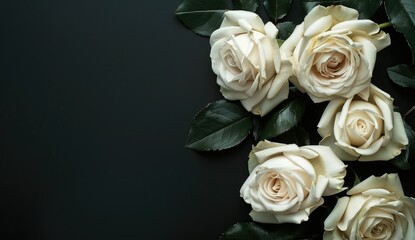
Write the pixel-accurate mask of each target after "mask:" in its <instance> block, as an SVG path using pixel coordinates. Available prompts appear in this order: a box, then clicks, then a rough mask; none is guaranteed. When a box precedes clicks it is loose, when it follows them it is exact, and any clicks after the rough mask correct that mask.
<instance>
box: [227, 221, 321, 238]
mask: <svg viewBox="0 0 415 240" xmlns="http://www.w3.org/2000/svg"><path fill="white" fill-rule="evenodd" d="M310 224H311V223H305V224H277V225H273V226H271V227H270V226H268V227H265V226H264V225H260V224H257V223H254V222H248V223H237V224H235V225H233V226H232V227H231V228H229V229H228V230H227V231H226V232H225V233H223V234H222V236H221V237H220V238H219V240H299V239H309V240H312V239H321V237H322V236H321V234H316V233H312V232H313V231H316V230H317V229H321V226H319V228H314V229H313V228H312V227H310V226H309V225H310Z"/></svg>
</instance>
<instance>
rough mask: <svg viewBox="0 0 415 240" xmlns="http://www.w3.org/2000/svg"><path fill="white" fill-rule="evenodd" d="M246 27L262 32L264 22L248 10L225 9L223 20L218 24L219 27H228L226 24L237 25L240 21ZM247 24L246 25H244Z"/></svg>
mask: <svg viewBox="0 0 415 240" xmlns="http://www.w3.org/2000/svg"><path fill="white" fill-rule="evenodd" d="M242 19H243V21H242V24H243V25H244V26H241V27H245V30H246V29H249V30H250V29H254V30H256V31H259V32H264V23H263V22H262V20H261V18H260V17H259V16H258V15H257V14H255V13H253V12H249V11H238V10H236V11H226V12H225V18H224V19H223V22H222V24H221V26H220V28H224V27H228V26H238V25H239V24H240V23H241V20H242ZM245 24H248V25H245Z"/></svg>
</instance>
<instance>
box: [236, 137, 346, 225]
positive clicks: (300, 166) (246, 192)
mask: <svg viewBox="0 0 415 240" xmlns="http://www.w3.org/2000/svg"><path fill="white" fill-rule="evenodd" d="M248 167H249V172H250V175H249V177H248V178H247V180H246V181H245V183H244V184H243V185H242V187H241V190H240V192H241V197H243V199H244V200H245V202H247V203H249V204H251V206H252V209H253V210H252V211H251V213H250V216H251V217H252V219H253V220H254V221H257V222H261V223H297V224H298V223H301V222H303V221H307V220H308V217H309V215H310V213H311V212H312V211H314V209H316V208H317V207H318V206H320V205H321V204H323V202H324V200H323V196H328V195H333V194H336V193H338V192H340V191H342V190H344V188H343V184H344V177H345V175H346V166H345V165H344V164H343V162H342V161H341V160H340V159H339V158H337V157H336V155H335V154H334V153H333V152H332V151H331V149H330V148H329V147H326V146H303V147H298V146H297V145H295V144H289V145H286V144H280V143H274V142H269V141H261V142H259V143H258V144H257V145H256V146H255V147H253V149H252V151H251V153H250V154H249V161H248Z"/></svg>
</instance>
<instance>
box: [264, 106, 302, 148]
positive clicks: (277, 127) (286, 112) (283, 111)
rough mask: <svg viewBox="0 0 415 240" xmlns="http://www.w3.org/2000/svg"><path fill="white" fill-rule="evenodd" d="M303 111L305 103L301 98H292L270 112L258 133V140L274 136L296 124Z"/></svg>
mask: <svg viewBox="0 0 415 240" xmlns="http://www.w3.org/2000/svg"><path fill="white" fill-rule="evenodd" d="M304 112H305V103H304V102H303V101H302V100H301V99H294V100H292V101H290V102H288V103H287V104H286V105H285V106H281V107H280V108H278V109H277V110H276V111H273V112H272V113H270V117H269V118H268V119H267V121H266V123H265V125H264V127H263V128H262V129H261V131H260V133H259V135H258V136H259V137H258V138H259V140H262V139H270V138H273V137H276V136H278V135H280V134H282V133H284V132H287V131H288V130H290V129H291V128H293V127H294V126H296V125H297V123H298V122H299V121H300V120H301V118H302V117H303V115H304Z"/></svg>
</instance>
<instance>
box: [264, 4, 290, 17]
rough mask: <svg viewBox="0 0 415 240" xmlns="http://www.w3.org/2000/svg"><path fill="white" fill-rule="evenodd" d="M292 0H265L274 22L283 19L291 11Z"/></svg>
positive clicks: (269, 14) (266, 7)
mask: <svg viewBox="0 0 415 240" xmlns="http://www.w3.org/2000/svg"><path fill="white" fill-rule="evenodd" d="M290 6H291V0H265V1H264V7H265V9H266V10H267V13H268V16H269V17H270V18H271V19H272V20H273V21H275V22H276V21H277V19H280V18H283V17H284V16H285V15H287V13H288V10H290Z"/></svg>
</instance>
